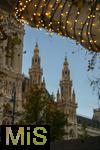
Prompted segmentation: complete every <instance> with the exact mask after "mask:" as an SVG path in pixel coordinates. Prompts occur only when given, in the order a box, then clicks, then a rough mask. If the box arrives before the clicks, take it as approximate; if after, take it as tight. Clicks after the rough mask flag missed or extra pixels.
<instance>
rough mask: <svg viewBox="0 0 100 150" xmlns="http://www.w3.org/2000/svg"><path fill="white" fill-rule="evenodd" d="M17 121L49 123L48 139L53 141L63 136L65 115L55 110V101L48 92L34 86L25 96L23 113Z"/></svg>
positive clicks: (22, 122)
mask: <svg viewBox="0 0 100 150" xmlns="http://www.w3.org/2000/svg"><path fill="white" fill-rule="evenodd" d="M19 123H20V124H27V125H30V124H37V125H45V124H46V125H50V139H51V141H54V140H59V139H61V138H62V137H63V135H64V126H65V124H66V117H65V115H64V113H61V112H60V111H58V110H57V107H56V103H55V102H54V101H53V100H52V97H51V96H50V95H49V94H47V93H46V92H44V91H43V89H39V88H38V87H36V86H34V87H32V88H31V89H30V91H29V94H28V96H27V98H26V103H25V105H24V113H23V116H22V118H21V121H20V122H19Z"/></svg>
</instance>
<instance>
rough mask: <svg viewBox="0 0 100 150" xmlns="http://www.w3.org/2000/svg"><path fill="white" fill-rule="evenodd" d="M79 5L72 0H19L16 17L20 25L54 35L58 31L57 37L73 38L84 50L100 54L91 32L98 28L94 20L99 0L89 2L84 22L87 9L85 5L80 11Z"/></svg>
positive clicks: (98, 8)
mask: <svg viewBox="0 0 100 150" xmlns="http://www.w3.org/2000/svg"><path fill="white" fill-rule="evenodd" d="M77 3H79V0H77ZM86 3H88V2H87V1H86ZM78 6H79V7H78ZM78 6H76V3H75V2H73V1H72V0H67V1H66V0H53V1H52V0H19V2H18V5H17V7H16V8H15V14H14V15H15V17H16V18H17V20H18V21H19V22H20V23H27V24H29V25H31V26H34V27H36V28H38V29H40V28H45V29H46V30H48V31H49V32H51V33H52V32H56V33H57V34H58V35H61V36H67V37H70V38H72V39H75V40H76V41H77V42H79V43H81V45H83V46H84V47H86V48H88V49H90V50H93V51H95V52H100V46H99V45H98V41H97V39H94V37H93V33H92V32H93V28H95V29H96V22H94V19H95V18H96V13H97V12H98V11H99V10H100V5H99V4H98V1H97V0H92V1H90V4H88V6H89V8H88V12H87V13H88V15H87V16H85V18H86V19H84V18H83V20H82V17H81V15H82V9H83V8H84V7H85V6H84V4H83V8H81V7H82V4H81V5H80V4H78ZM73 10H75V13H73ZM27 13H29V16H28V14H27ZM72 15H73V16H74V21H73V20H72V18H73V17H72Z"/></svg>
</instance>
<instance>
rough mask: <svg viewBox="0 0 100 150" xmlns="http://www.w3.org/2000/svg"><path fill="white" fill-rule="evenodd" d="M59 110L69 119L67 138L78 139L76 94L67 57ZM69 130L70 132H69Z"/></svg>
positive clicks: (61, 81) (66, 128) (61, 85)
mask: <svg viewBox="0 0 100 150" xmlns="http://www.w3.org/2000/svg"><path fill="white" fill-rule="evenodd" d="M57 106H58V109H59V110H60V111H62V112H64V114H65V115H66V117H67V120H68V124H70V126H69V127H65V130H66V132H67V134H68V135H67V138H76V137H77V131H76V123H77V121H76V108H77V104H76V98H75V92H74V90H73V91H72V81H71V79H70V70H69V67H68V61H67V57H65V60H64V63H63V69H62V77H61V80H60V92H59V90H58V92H57ZM67 130H68V131H67Z"/></svg>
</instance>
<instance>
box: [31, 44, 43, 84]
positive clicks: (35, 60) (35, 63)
mask: <svg viewBox="0 0 100 150" xmlns="http://www.w3.org/2000/svg"><path fill="white" fill-rule="evenodd" d="M42 75H43V70H42V68H41V60H40V56H39V48H38V43H37V42H36V45H35V49H34V55H33V57H32V65H31V68H30V69H29V76H30V84H36V85H38V86H39V87H41V86H42Z"/></svg>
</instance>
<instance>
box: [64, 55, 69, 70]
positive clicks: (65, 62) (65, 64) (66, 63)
mask: <svg viewBox="0 0 100 150" xmlns="http://www.w3.org/2000/svg"><path fill="white" fill-rule="evenodd" d="M63 65H64V66H66V67H67V66H68V61H67V56H65V60H64V64H63Z"/></svg>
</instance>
